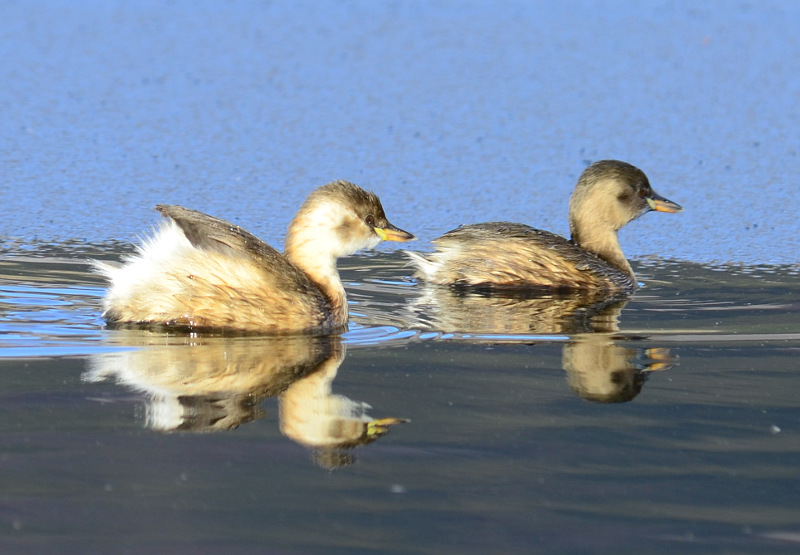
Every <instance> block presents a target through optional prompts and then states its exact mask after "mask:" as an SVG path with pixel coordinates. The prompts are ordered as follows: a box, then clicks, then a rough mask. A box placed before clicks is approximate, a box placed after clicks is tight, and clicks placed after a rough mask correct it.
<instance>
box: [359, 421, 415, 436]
mask: <svg viewBox="0 0 800 555" xmlns="http://www.w3.org/2000/svg"><path fill="white" fill-rule="evenodd" d="M406 422H408V420H406V419H405V418H381V419H380V420H373V421H372V422H369V423H368V424H367V436H368V437H373V436H382V435H383V434H385V433H386V432H388V431H389V428H390V427H391V426H394V425H396V424H405V423H406Z"/></svg>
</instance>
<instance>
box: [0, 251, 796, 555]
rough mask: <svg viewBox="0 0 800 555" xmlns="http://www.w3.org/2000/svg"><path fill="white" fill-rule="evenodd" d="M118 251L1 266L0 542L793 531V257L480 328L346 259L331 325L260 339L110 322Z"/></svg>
mask: <svg viewBox="0 0 800 555" xmlns="http://www.w3.org/2000/svg"><path fill="white" fill-rule="evenodd" d="M118 248H119V245H116V244H112V245H106V246H104V245H97V246H81V247H75V246H61V247H52V248H49V249H36V250H32V251H30V252H28V253H26V254H24V255H17V254H13V255H12V254H9V253H6V254H5V255H4V256H3V258H2V262H0V275H2V278H3V287H2V289H0V295H2V296H0V306H1V307H2V310H3V329H2V335H0V368H1V369H2V371H1V372H0V380H2V384H1V385H0V390H2V397H3V399H2V405H3V407H4V413H5V415H6V417H5V418H4V419H3V422H4V424H3V431H2V434H0V437H1V438H2V451H3V459H2V460H3V468H4V472H3V478H2V491H3V492H4V499H5V502H4V505H5V511H4V514H5V518H6V522H7V528H6V530H5V531H4V532H3V534H2V537H3V538H4V539H3V543H4V545H5V546H6V547H8V548H11V549H17V550H22V549H24V548H25V549H27V548H34V549H37V550H51V549H64V550H67V551H75V552H79V551H85V550H94V549H97V550H105V549H106V548H108V547H109V543H108V538H109V537H113V538H114V544H113V545H114V546H115V547H114V548H112V550H115V549H119V550H134V551H138V550H144V549H155V550H156V551H159V550H161V551H178V552H185V551H201V552H203V551H215V550H217V549H224V550H232V551H234V552H236V551H240V552H250V551H259V550H262V549H268V550H269V549H273V550H275V551H279V552H281V551H288V552H317V551H319V552H339V551H341V552H371V551H379V552H419V553H428V552H430V553H434V552H441V551H443V550H458V551H465V552H486V551H494V550H497V549H500V548H501V547H502V550H504V551H510V552H520V553H522V552H530V551H536V550H537V546H546V547H542V549H543V550H545V551H548V552H552V551H563V552H569V551H575V552H578V551H584V550H587V549H589V550H592V551H595V552H608V553H613V552H618V551H619V550H622V549H630V548H638V549H645V550H647V551H648V552H664V553H668V552H674V551H677V550H681V551H687V552H697V553H705V552H708V551H709V550H712V551H714V550H744V551H755V550H759V551H771V552H782V551H784V552H787V553H788V552H791V551H793V550H794V549H795V548H796V541H797V536H796V531H797V522H798V521H800V520H799V519H800V509H798V507H797V504H796V496H797V488H796V471H795V469H796V467H797V464H798V463H799V462H800V441H797V439H796V434H795V433H794V430H795V429H796V428H797V425H798V422H800V411H799V410H798V408H797V404H796V395H795V388H794V382H795V380H796V376H795V373H796V357H797V353H798V349H800V334H798V333H797V332H796V330H797V324H798V320H799V319H800V310H798V308H800V304H798V302H797V299H798V288H797V286H796V283H797V279H796V278H797V276H796V273H797V270H796V268H791V267H738V268H724V269H723V268H717V267H712V268H709V267H704V266H702V265H698V264H689V263H681V262H672V261H663V260H645V261H639V262H638V263H636V264H635V268H636V269H637V270H638V271H639V275H640V277H641V279H642V280H643V283H644V287H643V288H642V289H641V290H640V291H639V293H637V295H636V296H634V297H633V298H632V299H631V300H630V301H629V302H627V303H625V304H624V306H621V307H620V306H613V307H611V308H610V309H608V308H607V309H606V312H603V311H600V312H599V315H598V314H594V315H591V316H590V317H589V318H588V320H581V319H580V318H578V319H577V320H576V318H570V319H569V320H568V323H566V324H563V323H562V324H561V325H562V327H561V328H560V329H559V330H557V333H545V332H544V330H542V329H541V327H539V328H537V329H536V330H534V331H530V330H529V329H526V330H517V331H514V330H511V329H509V327H510V326H511V324H509V322H508V321H507V320H505V321H504V324H503V329H502V330H500V331H499V333H493V332H492V331H491V330H489V329H480V330H477V332H471V331H469V330H466V329H465V326H466V324H464V322H470V321H472V320H471V316H472V315H474V313H475V312H476V306H480V303H482V302H483V303H486V302H488V303H492V306H494V307H497V306H498V305H497V303H498V300H497V299H492V298H485V297H483V298H475V299H471V300H470V301H469V302H468V304H467V307H468V310H467V314H462V316H463V317H462V318H461V320H458V321H459V322H461V324H460V325H461V329H460V330H459V331H451V330H450V329H448V326H449V327H450V328H452V327H453V326H452V325H448V326H443V325H441V326H438V327H437V325H436V323H435V318H434V317H433V316H432V315H434V314H435V312H434V311H433V310H432V305H431V303H432V302H434V300H435V299H436V298H437V297H436V294H434V293H431V292H430V291H426V289H425V288H424V287H421V286H420V285H419V284H415V283H414V282H413V281H412V280H410V279H409V277H408V274H409V271H408V268H407V267H406V266H405V262H404V260H403V259H402V258H401V257H400V256H399V255H398V254H378V255H372V256H358V257H353V258H350V259H347V260H346V261H344V263H343V264H342V273H343V277H344V280H345V283H346V284H347V290H348V294H349V297H350V300H351V303H352V304H351V310H352V313H353V320H354V322H353V325H352V326H351V330H350V331H349V332H347V333H346V334H344V336H343V337H342V338H341V340H337V339H335V338H334V339H324V340H322V339H310V338H306V339H288V338H284V339H279V340H275V339H270V338H259V337H225V336H214V335H180V334H164V333H153V332H148V331H141V330H109V329H105V328H104V327H103V326H102V322H100V320H99V311H100V300H101V295H102V292H103V288H102V284H101V283H100V282H99V281H98V278H97V277H96V276H94V275H93V274H91V273H89V271H88V263H87V258H86V257H88V256H100V257H113V256H114V254H112V253H113V251H115V250H116V249H118ZM12 278H13V279H12ZM11 283H13V285H11ZM678 283H679V284H680V286H678ZM445 294H452V292H449V291H440V292H439V297H438V298H439V299H440V300H441V299H442V295H445ZM461 301H462V302H467V301H466V300H465V299H464V298H463V297H461ZM528 301H530V299H506V300H504V301H503V304H505V305H508V304H513V303H515V302H516V303H523V304H522V305H521V308H519V309H518V310H517V311H516V312H517V313H519V312H520V311H522V312H525V310H528V309H530V305H529V304H525V303H527V302H528ZM426 303H427V304H426ZM421 306H424V307H427V308H426V310H425V311H424V314H426V315H427V316H428V317H427V318H426V319H420V318H419V314H420V307H421ZM540 308H541V307H540V306H536V307H535V310H533V311H531V312H528V314H529V315H530V316H531V317H530V318H529V319H528V320H527V323H526V325H528V326H529V327H530V325H531V323H534V324H535V325H536V326H541V325H542V324H541V318H540V316H541V310H540ZM559 309H563V305H559ZM496 310H501V311H502V310H503V308H502V307H501V308H496ZM608 310H610V311H611V312H610V313H609V312H608ZM456 312H457V311H456ZM452 314H453V309H452V307H451V316H452ZM518 320H519V319H518ZM450 321H451V322H452V319H451V320H450ZM520 321H521V320H520ZM576 322H578V324H577V325H580V326H588V328H591V329H584V330H575V329H574V327H573V328H570V326H574V325H576ZM514 325H516V324H514ZM483 326H484V328H485V327H490V326H491V324H488V323H485V322H484V324H483ZM566 332H570V333H566Z"/></svg>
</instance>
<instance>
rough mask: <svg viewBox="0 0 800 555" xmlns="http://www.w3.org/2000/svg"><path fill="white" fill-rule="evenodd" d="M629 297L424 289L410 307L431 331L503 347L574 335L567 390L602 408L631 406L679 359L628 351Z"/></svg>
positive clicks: (664, 352) (567, 355) (568, 348)
mask: <svg viewBox="0 0 800 555" xmlns="http://www.w3.org/2000/svg"><path fill="white" fill-rule="evenodd" d="M628 299H629V296H628V295H626V294H618V295H611V296H609V295H608V294H607V293H605V294H604V293H603V292H592V291H576V292H569V293H562V292H554V291H552V290H550V291H543V290H535V289H528V290H521V289H508V290H498V289H476V288H466V287H453V286H449V287H448V286H441V285H431V284H424V285H423V286H422V294H421V296H420V297H419V298H418V299H416V300H415V301H413V302H412V303H411V304H410V308H411V310H412V312H413V313H414V319H415V320H416V321H417V322H418V323H419V324H420V325H421V326H422V327H424V328H427V329H431V330H436V331H440V332H447V333H462V334H470V335H473V336H474V335H475V334H481V335H484V336H483V337H481V338H480V340H481V341H491V340H492V339H493V338H496V339H498V340H501V339H502V342H503V343H508V342H509V341H515V337H514V336H516V335H519V336H520V337H519V338H518V340H519V342H521V343H531V342H538V341H540V340H546V338H535V339H531V338H530V337H525V336H530V335H531V334H535V335H545V336H546V335H567V336H569V339H568V341H567V342H566V343H565V344H564V350H563V354H562V367H563V368H564V370H565V371H566V373H567V382H568V383H569V385H570V387H571V388H572V390H573V391H574V392H575V393H576V394H578V395H579V396H580V397H582V398H583V399H586V400H588V401H595V402H602V403H621V402H627V401H630V400H632V399H633V398H634V397H636V396H637V395H638V394H639V393H640V392H641V390H642V386H643V384H644V382H645V381H646V379H647V376H648V375H649V374H650V372H654V371H659V370H668V369H669V368H672V367H673V366H674V365H675V364H676V363H677V359H676V357H675V356H673V355H671V354H670V352H669V349H666V348H649V349H642V348H632V347H627V346H623V345H621V343H622V342H626V343H627V342H630V341H631V340H632V339H638V338H631V337H625V336H624V335H622V334H620V333H619V318H620V314H621V312H622V309H623V308H624V307H625V305H626V304H627V303H628Z"/></svg>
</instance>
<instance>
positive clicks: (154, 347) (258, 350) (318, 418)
mask: <svg viewBox="0 0 800 555" xmlns="http://www.w3.org/2000/svg"><path fill="white" fill-rule="evenodd" d="M130 333H131V334H132V335H131V336H130V338H132V339H134V341H136V340H137V339H138V340H143V341H142V343H143V344H142V345H141V348H139V349H136V350H130V351H122V352H114V353H102V354H99V355H96V356H94V357H93V358H92V359H91V362H90V366H89V370H88V371H87V372H86V374H84V379H85V380H87V381H90V382H97V381H102V380H109V379H115V380H116V381H117V382H119V383H121V384H123V385H125V386H127V387H130V388H132V389H135V390H138V391H141V392H144V393H145V394H147V395H148V397H149V398H148V403H147V405H146V411H145V412H146V414H145V421H146V422H145V423H146V426H147V427H149V428H152V429H154V430H158V431H164V432H170V431H188V432H213V431H219V430H230V429H233V428H236V427H238V426H240V425H241V424H245V423H247V422H251V421H253V420H256V419H259V418H262V417H263V416H264V414H265V413H264V411H263V410H262V409H261V408H260V405H261V402H262V401H263V400H264V399H266V398H268V397H278V402H279V416H280V426H281V432H282V433H283V434H284V435H285V436H286V437H288V438H290V439H292V440H293V441H295V442H297V443H300V444H301V445H305V446H307V447H310V448H311V449H313V451H314V455H313V457H314V460H315V462H316V463H317V464H318V465H320V466H322V467H325V468H338V467H341V466H345V465H348V464H350V463H352V462H353V461H354V457H353V454H352V449H353V448H355V447H359V446H361V445H366V444H368V443H372V442H373V441H375V440H376V439H378V438H379V437H381V436H383V435H384V434H385V433H386V432H387V431H388V430H389V428H390V427H391V426H393V425H394V424H398V423H402V422H406V420H404V419H400V418H384V419H379V420H374V419H372V418H370V416H369V415H367V413H366V411H367V409H369V408H370V407H369V405H367V404H366V403H362V402H359V401H353V400H351V399H348V398H347V397H344V396H342V395H336V394H333V393H332V391H331V387H332V384H333V380H334V378H335V377H336V373H337V372H338V370H339V366H340V365H341V364H342V361H343V360H344V358H345V346H344V345H343V344H342V342H341V339H340V338H339V337H337V336H329V337H310V336H308V337H301V336H298V337H275V338H248V337H217V336H202V337H198V336H191V335H181V336H164V335H158V334H152V335H151V334H149V332H138V331H131V332H130ZM148 338H151V341H148ZM165 343H167V344H165ZM127 344H128V345H130V344H132V343H130V342H129V343H127Z"/></svg>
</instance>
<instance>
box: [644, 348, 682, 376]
mask: <svg viewBox="0 0 800 555" xmlns="http://www.w3.org/2000/svg"><path fill="white" fill-rule="evenodd" d="M644 354H645V356H646V357H647V359H648V364H647V370H648V371H649V372H658V371H659V370H669V369H670V368H672V367H673V366H675V364H677V359H678V357H677V356H674V355H672V354H670V352H669V349H667V348H665V347H653V348H651V349H645V351H644Z"/></svg>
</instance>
